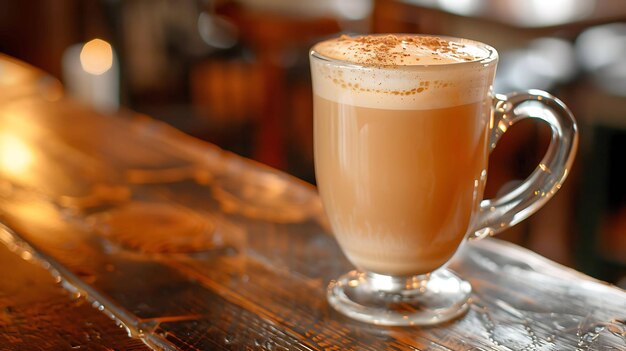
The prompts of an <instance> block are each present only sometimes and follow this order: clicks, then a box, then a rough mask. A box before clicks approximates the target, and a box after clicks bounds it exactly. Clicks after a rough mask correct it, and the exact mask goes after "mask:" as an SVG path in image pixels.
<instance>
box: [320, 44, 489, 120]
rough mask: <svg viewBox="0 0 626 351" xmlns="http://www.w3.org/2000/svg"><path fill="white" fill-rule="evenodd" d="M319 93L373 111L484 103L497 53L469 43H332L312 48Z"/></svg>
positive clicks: (329, 98)
mask: <svg viewBox="0 0 626 351" xmlns="http://www.w3.org/2000/svg"><path fill="white" fill-rule="evenodd" d="M312 56H313V59H312V60H311V70H312V74H313V88H314V90H315V92H316V94H318V95H320V96H322V97H324V98H326V99H328V100H332V101H336V102H341V103H346V104H351V105H357V106H362V107H371V108H381V107H382V108H386V109H411V110H413V109H432V108H441V107H445V106H458V105H464V104H468V103H473V102H477V101H481V100H483V99H484V96H485V89H489V87H490V86H491V84H492V82H493V75H494V74H495V64H496V62H497V53H496V52H495V50H493V49H492V48H491V47H489V46H487V45H484V44H481V43H478V42H474V41H470V40H465V39H444V38H437V37H428V36H419V35H405V36H394V35H388V36H365V37H346V36H342V37H340V38H336V39H331V40H328V41H324V42H321V43H319V44H317V45H316V46H315V47H314V48H313V50H312Z"/></svg>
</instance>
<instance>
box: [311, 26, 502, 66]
mask: <svg viewBox="0 0 626 351" xmlns="http://www.w3.org/2000/svg"><path fill="white" fill-rule="evenodd" d="M315 51H317V52H318V53H319V54H321V55H323V56H325V57H328V58H332V59H336V60H341V61H347V62H352V63H355V64H361V65H368V66H414V65H443V64H450V63H459V62H468V61H477V60H481V59H485V58H487V57H488V56H489V54H490V51H489V50H488V49H487V48H486V47H485V46H484V45H483V46H482V47H481V44H479V43H475V42H471V41H468V40H463V39H452V38H439V37H433V36H419V35H393V34H390V35H380V36H376V35H372V36H357V37H350V36H347V35H342V36H341V37H339V38H335V39H331V40H327V41H323V42H321V43H319V44H317V45H316V46H315Z"/></svg>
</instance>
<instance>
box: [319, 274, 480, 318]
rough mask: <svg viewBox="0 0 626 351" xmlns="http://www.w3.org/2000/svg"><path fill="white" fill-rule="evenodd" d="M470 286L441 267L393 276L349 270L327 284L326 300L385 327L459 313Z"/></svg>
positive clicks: (457, 314)
mask: <svg viewBox="0 0 626 351" xmlns="http://www.w3.org/2000/svg"><path fill="white" fill-rule="evenodd" d="M471 292H472V287H471V285H470V284H469V283H468V282H466V281H465V280H463V279H461V278H459V277H458V276H456V275H455V274H454V273H452V272H450V271H449V270H447V269H445V268H442V269H439V270H436V271H434V272H432V273H429V274H425V275H417V276H411V277H401V278H400V277H393V276H387V275H380V274H374V273H363V272H359V271H351V272H349V273H347V274H345V275H343V276H341V277H340V278H339V279H338V280H336V281H332V282H331V283H330V284H329V285H328V291H327V294H328V301H329V303H330V305H331V306H333V308H335V309H336V310H337V311H339V312H341V313H342V314H344V315H346V316H348V317H350V318H353V319H356V320H358V321H361V322H366V323H372V324H378V325H386V326H427V325H434V324H440V323H442V322H445V321H449V320H451V319H454V318H456V317H459V316H461V315H463V314H464V313H465V312H466V311H467V309H468V306H469V302H468V301H469V297H470V295H471Z"/></svg>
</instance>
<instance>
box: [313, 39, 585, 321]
mask: <svg viewBox="0 0 626 351" xmlns="http://www.w3.org/2000/svg"><path fill="white" fill-rule="evenodd" d="M497 61H498V54H497V52H496V50H494V49H493V48H492V47H490V46H488V45H485V44H482V43H479V42H475V41H471V40H467V39H459V38H445V37H431V36H422V35H373V36H361V37H346V36H342V37H341V38H336V39H331V40H328V41H325V42H321V43H318V44H317V45H315V46H314V47H313V49H312V50H311V52H310V63H311V71H312V82H313V95H314V143H315V173H316V178H317V184H318V189H319V193H320V196H321V199H322V202H323V204H324V208H325V211H326V214H327V216H328V219H329V222H330V225H331V228H332V230H333V232H334V234H335V237H336V239H337V241H338V242H339V245H340V247H341V249H342V250H343V252H344V253H345V254H346V256H347V258H348V259H349V260H350V262H351V263H353V264H354V265H355V266H356V267H357V270H354V271H351V272H349V273H347V274H345V275H343V276H341V277H340V278H339V279H337V280H336V281H334V280H333V281H331V283H330V284H329V286H328V301H329V303H330V304H331V305H332V306H333V307H334V308H335V309H336V310H338V311H339V312H341V313H343V314H345V315H347V316H349V317H351V318H354V319H357V320H360V321H363V322H369V323H375V324H381V325H430V324H436V323H440V322H443V321H446V320H450V319H452V318H455V317H457V316H460V315H461V314H462V313H464V312H465V311H466V310H467V308H468V299H469V297H470V294H471V286H470V284H469V283H468V282H466V281H464V280H463V279H461V278H459V277H458V276H456V275H455V274H454V273H452V272H451V271H449V270H448V269H446V268H445V265H446V263H447V262H448V261H449V260H450V259H451V258H452V256H453V255H454V254H455V252H456V251H457V250H458V248H459V247H460V246H461V245H462V244H463V242H464V241H465V240H466V239H478V238H483V237H486V236H489V235H493V234H495V233H498V232H500V231H502V230H503V229H506V228H508V227H510V226H512V225H514V224H516V223H518V222H520V221H522V220H524V219H525V218H527V217H528V216H530V215H531V214H532V213H534V212H535V211H537V210H538V209H539V208H540V207H541V206H542V205H544V204H545V203H546V202H547V201H548V200H549V199H550V198H551V197H552V195H554V193H555V192H556V191H557V190H558V189H559V188H560V187H561V184H562V183H563V181H564V180H565V178H566V176H567V175H568V173H569V170H570V167H571V164H572V162H573V159H574V155H575V151H576V148H577V142H578V134H577V127H576V123H575V120H574V118H573V116H572V114H571V112H570V111H569V110H568V109H567V107H566V106H565V105H564V104H563V103H562V102H561V101H559V100H558V99H556V98H555V97H553V96H551V95H550V94H548V93H546V92H543V91H539V90H529V91H527V92H522V93H512V94H508V95H506V96H505V95H494V94H493V93H492V85H493V80H494V76H495V71H496V64H497ZM525 118H537V119H540V120H543V121H544V122H546V123H548V124H549V125H550V127H551V129H552V139H551V143H550V145H549V148H548V150H547V152H546V155H545V156H544V158H543V160H542V161H541V163H540V164H539V165H538V166H537V168H536V169H535V171H534V172H533V173H532V174H531V175H530V176H529V177H528V179H526V180H525V181H524V182H523V183H521V184H520V185H519V186H517V187H516V188H514V189H513V190H511V191H510V192H508V193H507V194H505V195H503V196H500V197H498V198H495V199H489V200H483V190H484V186H485V182H486V179H487V162H488V157H489V153H490V152H491V150H493V149H494V147H495V146H496V143H497V141H498V139H499V138H500V136H501V135H502V134H503V133H504V132H505V131H506V130H507V128H509V127H510V126H511V125H513V124H514V123H516V122H518V121H520V120H522V119H525Z"/></svg>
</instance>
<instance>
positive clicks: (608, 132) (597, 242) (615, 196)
mask: <svg viewBox="0 0 626 351" xmlns="http://www.w3.org/2000/svg"><path fill="white" fill-rule="evenodd" d="M388 32H402V33H426V34H438V35H450V36H460V37H465V38H470V39H474V40H478V41H482V42H485V43H487V44H490V45H492V46H494V47H496V48H497V49H498V51H499V52H500V57H501V60H500V64H499V66H498V74H497V78H496V84H495V87H494V88H495V90H496V92H499V93H506V92H510V91H513V90H523V89H529V88H538V89H543V90H546V91H549V92H551V93H553V94H554V95H557V96H559V97H560V98H561V99H562V100H563V101H564V102H565V103H566V104H567V105H568V106H569V107H570V108H571V109H572V110H573V112H574V114H575V115H576V117H577V119H578V121H579V125H580V133H581V144H580V148H579V153H578V156H577V159H576V161H575V166H574V169H573V171H572V173H571V175H570V178H569V179H568V180H567V181H566V183H565V185H564V186H563V188H562V189H561V191H560V192H559V193H558V194H557V195H556V196H555V198H554V199H553V200H552V201H551V202H549V203H548V205H547V206H545V207H544V208H543V209H542V210H540V211H539V212H538V213H537V214H535V215H533V216H532V217H531V218H530V220H527V221H525V222H523V223H521V224H519V225H517V226H516V227H514V228H512V229H510V230H509V231H507V232H506V233H504V234H503V235H501V236H500V237H501V238H503V239H505V240H509V241H512V242H515V243H517V244H520V245H522V246H525V247H528V248H530V249H532V250H534V251H536V252H538V253H539V254H541V255H543V256H546V257H548V258H550V259H552V260H555V261H557V262H560V263H562V264H565V265H568V266H571V267H573V268H575V269H578V270H580V271H583V272H585V273H587V274H590V275H592V276H594V277H597V278H600V279H603V280H607V281H610V282H612V283H615V284H618V285H620V286H622V287H626V5H625V3H624V1H623V0H551V1H541V0H316V1H289V0H124V1H120V0H62V1H57V0H26V1H10V0H0V52H1V53H4V54H7V55H10V56H13V57H16V58H18V59H21V60H23V61H26V62H28V63H30V64H32V65H34V66H36V67H39V68H41V69H42V70H44V71H46V72H48V73H50V74H51V75H53V76H54V77H56V78H58V79H59V80H61V81H62V82H63V84H64V85H65V88H66V95H68V96H70V97H73V98H75V99H78V100H80V101H82V102H83V103H85V104H90V105H92V106H93V107H94V108H95V109H97V110H100V111H102V112H104V113H116V112H117V111H120V109H121V110H122V111H123V110H125V109H130V110H134V111H138V112H140V113H144V114H147V115H150V116H152V117H154V118H156V119H159V120H162V121H164V122H166V123H168V124H170V125H172V126H174V127H175V128H178V129H180V130H182V131H184V132H186V133H188V134H190V135H192V136H195V137H197V138H200V139H203V140H206V141H209V142H211V143H215V144H217V145H219V146H220V147H222V148H224V149H226V150H230V151H233V152H235V153H237V154H240V155H242V156H245V157H249V158H253V159H255V160H258V161H260V162H263V163H266V164H269V165H271V166H273V167H276V168H279V169H281V170H283V171H286V172H288V173H290V174H292V175H294V176H296V177H299V178H301V179H303V180H305V181H308V182H311V183H315V178H314V172H313V151H312V96H311V84H310V76H309V68H308V57H307V55H308V49H309V48H310V47H311V46H312V45H313V44H314V43H315V42H317V41H320V40H322V39H325V38H328V37H332V36H337V35H338V34H339V33H388ZM0 74H2V72H0ZM548 143H549V130H547V127H546V126H543V125H541V124H539V123H534V122H532V121H525V122H522V123H520V124H518V125H516V126H515V127H513V128H511V130H510V132H508V133H507V134H505V136H504V138H503V139H502V141H501V142H500V144H499V146H498V148H496V151H494V153H493V154H492V158H491V161H490V166H489V167H490V169H489V180H488V186H487V194H486V195H487V196H488V197H493V196H495V195H496V194H497V193H498V191H500V190H501V189H503V188H504V189H506V188H508V187H509V186H511V184H514V182H516V181H519V180H520V179H523V178H525V177H526V176H527V175H528V174H530V172H531V171H532V168H533V167H534V166H535V165H536V164H537V163H538V162H539V160H540V159H541V157H542V155H543V153H544V151H545V149H546V147H547V144H548Z"/></svg>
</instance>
